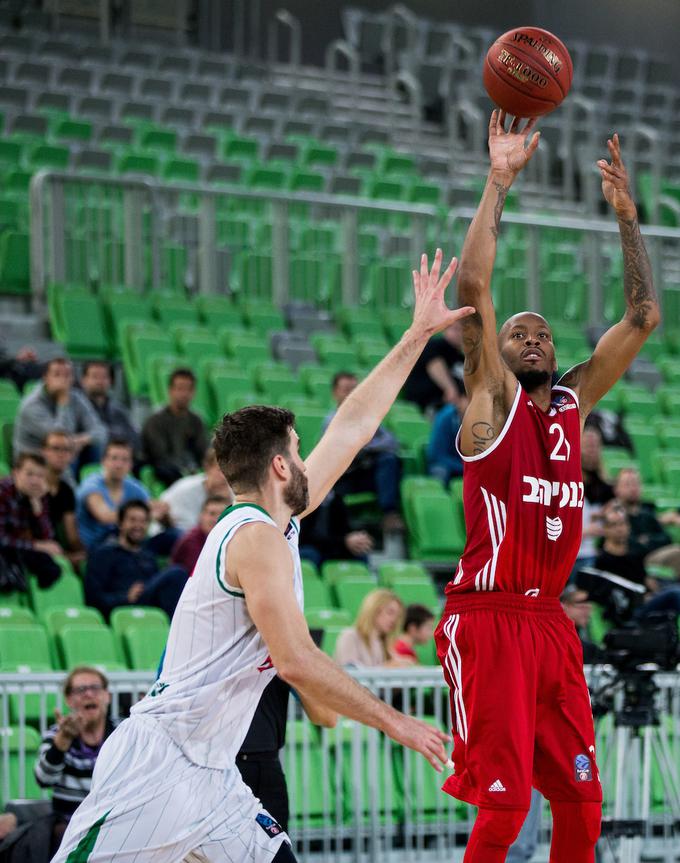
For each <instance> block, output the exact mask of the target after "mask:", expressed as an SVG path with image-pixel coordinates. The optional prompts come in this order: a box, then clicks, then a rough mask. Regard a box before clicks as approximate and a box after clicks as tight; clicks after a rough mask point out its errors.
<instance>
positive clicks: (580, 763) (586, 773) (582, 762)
mask: <svg viewBox="0 0 680 863" xmlns="http://www.w3.org/2000/svg"><path fill="white" fill-rule="evenodd" d="M574 775H575V777H576V781H577V782H592V779H593V768H592V767H591V766H590V758H589V757H588V756H587V755H577V756H576V758H574Z"/></svg>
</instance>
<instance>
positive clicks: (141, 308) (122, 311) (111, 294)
mask: <svg viewBox="0 0 680 863" xmlns="http://www.w3.org/2000/svg"><path fill="white" fill-rule="evenodd" d="M102 302H103V304H104V309H105V312H106V316H107V320H108V326H109V338H110V340H111V344H112V346H113V347H114V348H115V352H116V353H118V354H119V355H120V353H122V350H123V348H122V345H123V339H124V333H125V329H126V327H127V326H128V325H130V324H136V325H139V324H144V323H145V322H148V323H149V324H152V310H151V298H150V297H149V296H146V295H144V294H140V293H137V292H136V291H108V292H106V293H105V294H104V296H103V297H102Z"/></svg>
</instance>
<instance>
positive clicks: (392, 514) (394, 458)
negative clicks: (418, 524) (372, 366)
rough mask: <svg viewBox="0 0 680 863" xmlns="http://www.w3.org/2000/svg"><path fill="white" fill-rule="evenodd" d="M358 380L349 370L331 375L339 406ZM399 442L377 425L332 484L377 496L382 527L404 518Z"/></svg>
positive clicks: (392, 527) (399, 526)
mask: <svg viewBox="0 0 680 863" xmlns="http://www.w3.org/2000/svg"><path fill="white" fill-rule="evenodd" d="M358 383H359V381H358V380H357V377H356V375H354V374H353V373H352V372H338V373H337V374H336V375H334V376H333V382H332V393H333V398H334V399H335V403H336V404H337V406H338V407H340V405H341V404H342V403H343V402H344V401H345V399H346V398H347V396H348V395H349V394H350V393H351V392H352V391H353V390H354V389H355V388H356V386H357V384H358ZM335 413H336V412H335V411H331V413H329V414H328V416H327V417H326V418H325V419H324V421H323V430H324V431H325V430H326V428H327V427H328V425H329V423H330V421H331V420H332V419H333V417H334V416H335ZM398 450H399V442H398V441H397V439H396V438H395V437H394V435H393V434H391V433H390V432H388V431H387V429H385V428H383V426H379V427H378V430H377V431H376V433H375V435H374V436H373V439H372V440H371V441H369V443H367V444H366V446H365V447H364V448H363V449H361V450H360V451H359V453H358V455H357V456H356V458H355V459H354V461H353V462H352V464H351V465H350V466H349V468H348V469H347V470H346V471H345V473H344V474H343V475H342V476H341V477H340V479H339V480H338V482H337V483H336V484H335V490H336V491H337V492H338V494H340V495H348V494H356V493H357V492H365V491H371V492H374V493H375V494H376V496H377V498H378V506H379V507H380V509H381V510H382V513H383V530H385V531H400V530H403V529H404V522H403V519H402V517H401V514H400V512H399V480H400V478H401V461H400V460H399V456H398V455H397V452H398Z"/></svg>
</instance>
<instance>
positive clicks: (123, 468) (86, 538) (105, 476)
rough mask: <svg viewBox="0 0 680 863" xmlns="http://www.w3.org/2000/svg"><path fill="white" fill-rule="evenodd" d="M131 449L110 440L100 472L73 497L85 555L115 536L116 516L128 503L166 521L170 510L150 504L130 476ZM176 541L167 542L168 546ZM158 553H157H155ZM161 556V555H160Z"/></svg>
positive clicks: (159, 503) (160, 504) (118, 440)
mask: <svg viewBox="0 0 680 863" xmlns="http://www.w3.org/2000/svg"><path fill="white" fill-rule="evenodd" d="M131 470H132V445H131V444H130V442H129V441H127V440H123V439H121V438H112V439H111V440H110V441H109V442H108V444H107V445H106V449H105V450H104V458H103V459H102V470H101V472H98V473H94V474H91V475H90V476H88V477H87V479H86V480H84V481H83V482H82V483H81V485H80V486H79V488H78V491H77V493H76V521H77V523H78V531H79V533H80V537H81V539H82V541H83V543H84V544H85V547H86V548H87V550H88V551H93V550H94V549H95V548H97V546H99V545H101V543H102V542H104V541H105V540H106V539H108V538H109V537H110V536H115V535H116V533H117V532H118V513H119V510H120V508H121V507H122V506H124V505H125V504H126V503H127V502H128V501H131V500H142V501H145V502H147V503H149V505H150V507H151V511H152V514H153V517H154V518H155V519H156V520H158V521H167V518H168V512H169V507H168V505H167V504H166V503H164V502H163V501H151V499H150V498H151V495H150V494H149V492H148V491H147V489H146V487H145V486H143V485H142V483H141V482H139V480H136V479H134V477H132V476H130V471H131ZM176 538H177V536H176V535H175V536H173V537H172V540H169V546H170V547H172V543H173V542H174V540H175V539H176ZM158 550H159V552H160V549H158ZM161 553H162V552H161Z"/></svg>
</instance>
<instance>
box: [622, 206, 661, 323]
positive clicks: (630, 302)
mask: <svg viewBox="0 0 680 863" xmlns="http://www.w3.org/2000/svg"><path fill="white" fill-rule="evenodd" d="M619 231H620V232H621V248H622V249H623V290H624V294H625V297H626V308H627V316H628V318H629V319H630V321H631V323H632V324H633V326H634V327H637V328H639V329H645V327H647V326H648V325H649V323H650V321H651V320H652V319H653V318H656V317H658V300H657V297H656V293H655V292H654V283H653V279H652V267H651V264H650V262H649V257H648V255H647V249H646V248H645V244H644V241H643V239H642V234H641V233H640V225H639V223H638V220H637V218H633V219H619Z"/></svg>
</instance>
